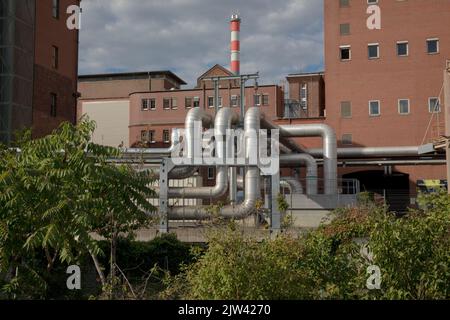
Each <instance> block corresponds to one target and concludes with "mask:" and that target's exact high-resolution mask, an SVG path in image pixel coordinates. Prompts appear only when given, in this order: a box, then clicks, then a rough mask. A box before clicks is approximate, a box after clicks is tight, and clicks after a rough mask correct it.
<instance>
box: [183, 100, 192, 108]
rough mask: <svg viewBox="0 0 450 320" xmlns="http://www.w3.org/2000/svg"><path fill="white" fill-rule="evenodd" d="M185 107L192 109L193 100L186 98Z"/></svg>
mask: <svg viewBox="0 0 450 320" xmlns="http://www.w3.org/2000/svg"><path fill="white" fill-rule="evenodd" d="M184 107H185V108H186V109H190V108H192V98H185V99H184Z"/></svg>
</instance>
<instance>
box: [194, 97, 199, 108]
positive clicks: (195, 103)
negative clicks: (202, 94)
mask: <svg viewBox="0 0 450 320" xmlns="http://www.w3.org/2000/svg"><path fill="white" fill-rule="evenodd" d="M199 107H200V98H199V97H194V108H199Z"/></svg>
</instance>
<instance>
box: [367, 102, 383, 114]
mask: <svg viewBox="0 0 450 320" xmlns="http://www.w3.org/2000/svg"><path fill="white" fill-rule="evenodd" d="M380 114H381V110H380V101H379V100H373V101H369V115H370V116H372V117H376V116H379V115H380Z"/></svg>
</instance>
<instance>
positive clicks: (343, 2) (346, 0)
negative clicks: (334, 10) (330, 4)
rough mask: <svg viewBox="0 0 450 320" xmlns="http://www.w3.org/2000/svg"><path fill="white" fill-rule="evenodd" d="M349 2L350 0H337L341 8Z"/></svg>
mask: <svg viewBox="0 0 450 320" xmlns="http://www.w3.org/2000/svg"><path fill="white" fill-rule="evenodd" d="M349 2H350V0H339V6H340V7H341V8H343V7H348V6H349V5H350V4H349Z"/></svg>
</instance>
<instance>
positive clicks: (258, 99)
mask: <svg viewBox="0 0 450 320" xmlns="http://www.w3.org/2000/svg"><path fill="white" fill-rule="evenodd" d="M253 103H254V105H255V106H260V105H261V95H260V94H255V95H253Z"/></svg>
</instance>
